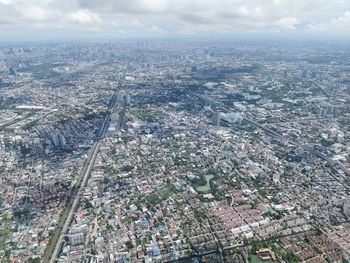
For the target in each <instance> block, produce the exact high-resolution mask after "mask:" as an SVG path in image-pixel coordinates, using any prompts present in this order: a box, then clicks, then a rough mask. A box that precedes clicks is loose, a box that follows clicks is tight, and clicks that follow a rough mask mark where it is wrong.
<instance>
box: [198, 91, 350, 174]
mask: <svg viewBox="0 0 350 263" xmlns="http://www.w3.org/2000/svg"><path fill="white" fill-rule="evenodd" d="M198 98H200V99H202V100H204V101H206V102H209V103H211V104H214V105H216V106H217V108H218V109H220V110H222V111H224V112H231V110H230V109H229V108H227V107H225V106H224V105H223V104H222V103H221V102H217V101H215V100H214V99H212V98H208V97H205V96H202V95H198ZM243 121H244V122H246V123H248V124H251V125H253V126H255V127H258V128H260V129H262V130H263V131H265V132H267V133H269V134H271V135H272V136H275V137H277V138H278V139H280V140H281V141H284V142H285V143H286V144H287V143H289V144H291V145H294V146H297V147H300V148H301V149H303V150H305V151H308V152H309V153H311V154H313V155H314V156H317V157H319V158H320V159H322V160H324V161H326V162H327V163H328V164H329V166H330V167H332V168H333V169H334V170H335V171H338V169H340V170H341V171H343V172H344V174H345V175H346V176H350V170H349V169H347V168H346V167H345V166H344V165H342V164H341V163H339V162H336V161H334V160H333V159H332V158H330V157H329V156H327V155H325V154H324V153H322V152H319V151H317V150H315V149H313V148H312V147H310V146H308V145H304V144H301V143H299V142H297V141H294V140H290V139H289V138H286V137H285V136H283V135H282V134H280V133H278V132H276V131H274V130H272V129H270V128H268V127H266V126H265V125H263V124H260V123H258V122H256V121H254V120H251V119H249V118H246V117H243Z"/></svg>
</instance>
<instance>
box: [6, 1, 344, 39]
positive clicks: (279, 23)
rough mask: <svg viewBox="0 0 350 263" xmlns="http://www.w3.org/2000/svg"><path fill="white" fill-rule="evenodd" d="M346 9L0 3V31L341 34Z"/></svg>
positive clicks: (334, 4) (273, 4)
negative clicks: (22, 29)
mask: <svg viewBox="0 0 350 263" xmlns="http://www.w3.org/2000/svg"><path fill="white" fill-rule="evenodd" d="M346 10H350V1H345V0H303V1H299V0H127V1H126V0H60V1H55V0H0V26H2V27H9V26H12V25H16V26H17V27H18V26H20V27H24V28H25V27H35V26H40V27H48V28H50V27H61V28H63V29H64V28H74V29H77V30H82V31H87V30H88V31H90V30H91V29H94V30H95V29H101V30H106V31H107V30H110V28H114V29H113V30H115V29H116V31H118V30H119V31H123V32H128V33H130V34H132V32H136V31H135V30H141V29H140V28H143V32H150V29H152V28H153V30H152V31H157V32H158V33H164V34H165V33H168V34H177V33H180V34H182V33H184V34H195V33H232V32H271V31H293V30H294V31H298V32H299V31H300V32H302V31H303V30H305V29H307V30H317V31H327V30H339V31H345V30H347V29H346V27H348V26H349V16H350V15H349V12H345V11H346ZM341 14H343V15H341ZM160 29H161V30H160Z"/></svg>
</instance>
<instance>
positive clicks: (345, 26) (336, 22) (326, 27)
mask: <svg viewBox="0 0 350 263" xmlns="http://www.w3.org/2000/svg"><path fill="white" fill-rule="evenodd" d="M308 28H309V29H311V30H313V31H318V32H322V31H330V32H335V31H344V30H345V32H348V34H349V35H350V33H349V32H350V11H346V12H344V14H343V15H341V16H339V17H337V18H334V19H331V20H329V21H323V22H320V23H311V24H309V25H308Z"/></svg>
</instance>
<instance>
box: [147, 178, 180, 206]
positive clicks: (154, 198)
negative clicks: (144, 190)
mask: <svg viewBox="0 0 350 263" xmlns="http://www.w3.org/2000/svg"><path fill="white" fill-rule="evenodd" d="M175 193H176V189H175V187H174V186H173V184H171V183H167V184H166V185H165V186H164V187H163V188H161V189H159V190H156V191H154V192H152V193H151V194H149V195H148V196H147V197H146V201H147V203H149V204H151V205H157V204H160V203H162V201H164V200H167V199H168V198H169V197H170V196H172V195H174V194H175Z"/></svg>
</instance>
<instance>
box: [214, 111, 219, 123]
mask: <svg viewBox="0 0 350 263" xmlns="http://www.w3.org/2000/svg"><path fill="white" fill-rule="evenodd" d="M213 125H215V126H220V113H219V112H214V114H213Z"/></svg>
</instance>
